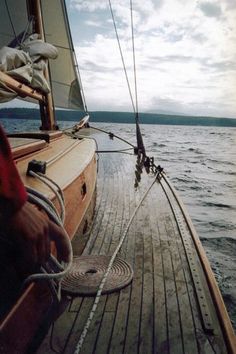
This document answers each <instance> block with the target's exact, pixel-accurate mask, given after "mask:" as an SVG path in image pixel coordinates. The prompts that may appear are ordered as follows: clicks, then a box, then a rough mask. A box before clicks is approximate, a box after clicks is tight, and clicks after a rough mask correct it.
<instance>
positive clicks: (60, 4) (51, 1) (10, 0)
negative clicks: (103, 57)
mask: <svg viewBox="0 0 236 354" xmlns="http://www.w3.org/2000/svg"><path fill="white" fill-rule="evenodd" d="M27 3H28V1H26V0H17V1H15V0H1V1H0V50H1V49H2V48H4V50H3V57H4V59H5V58H6V56H7V57H10V59H9V60H10V66H12V57H13V58H14V60H15V57H17V65H18V66H17V67H16V68H15V67H14V65H15V63H14V65H13V69H17V72H20V73H22V72H23V71H24V68H23V67H24V65H25V63H24V61H25V60H23V61H22V64H19V61H18V57H19V56H20V53H19V49H20V50H21V49H24V46H23V47H22V43H23V42H25V41H26V42H27V41H28V38H29V36H30V35H32V33H33V19H32V16H30V14H29V12H28V9H29V8H28V6H27ZM39 3H40V4H41V13H42V22H43V27H44V35H45V41H46V42H47V43H50V44H52V45H53V46H54V47H56V48H57V50H58V57H57V59H56V60H53V62H52V63H50V64H51V65H50V79H51V80H50V84H51V90H52V94H53V100H54V105H55V106H56V107H61V108H70V109H82V110H84V103H83V98H82V94H81V85H80V80H79V75H78V71H77V65H76V58H75V53H74V48H73V44H72V40H71V34H70V29H69V23H68V18H67V12H66V7H65V1H64V0H41V1H39ZM52 19H54V20H52ZM47 43H45V45H46V44H47ZM8 47H11V48H14V50H15V51H16V53H15V56H14V51H13V49H11V48H10V50H9V52H8V51H7V48H8ZM39 47H40V45H39ZM52 48H53V47H52ZM17 51H18V52H17ZM6 53H7V55H6ZM9 53H10V54H9ZM44 54H45V53H42V56H43V57H44V58H46V59H48V58H52V59H53V58H55V56H50V55H49V56H46V57H45V56H44ZM39 55H40V53H39ZM23 57H24V55H23ZM52 59H50V60H49V62H51V60H52ZM0 64H1V63H0ZM4 65H5V63H4ZM27 65H28V67H26V69H27V70H26V78H24V76H23V75H22V78H23V82H26V83H27V84H29V85H30V86H31V87H34V88H35V86H34V85H32V82H29V80H28V77H29V71H30V70H32V71H33V74H34V72H35V73H38V74H39V70H38V71H37V69H41V71H43V66H41V67H40V68H36V66H35V65H36V64H35V62H34V60H33V63H32V65H34V67H30V60H27ZM2 66H3V65H2ZM11 69H12V68H11ZM14 71H16V70H13V72H12V73H10V71H9V72H8V70H5V72H7V74H9V75H12V76H13V77H14V75H15V72H14ZM15 78H17V79H18V77H17V75H15ZM34 81H35V80H34ZM37 81H43V78H40V80H37ZM1 86H2V91H3V93H4V90H5V91H6V100H8V99H10V98H14V97H15V96H16V94H15V92H11V90H10V89H8V88H7V87H4V84H2V83H1ZM46 86H47V85H46V82H44V86H42V87H41V91H42V92H43V93H47V92H48V90H45V88H46ZM36 88H38V87H36ZM2 101H4V98H3V99H2Z"/></svg>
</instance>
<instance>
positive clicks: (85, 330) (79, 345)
mask: <svg viewBox="0 0 236 354" xmlns="http://www.w3.org/2000/svg"><path fill="white" fill-rule="evenodd" d="M159 175H160V172H158V173H157V174H156V175H155V178H154V179H153V181H152V182H151V183H150V185H149V186H148V188H147V189H146V191H145V193H144V194H143V196H142V197H141V199H140V200H139V203H138V205H137V206H136V208H135V209H134V211H133V213H132V215H131V217H130V219H129V222H128V224H127V225H126V227H125V230H124V232H123V234H122V236H121V238H120V241H119V243H118V245H117V247H116V249H115V251H114V253H113V255H112V256H111V259H110V262H109V264H108V267H107V269H106V272H105V273H104V276H103V278H102V280H101V283H100V285H99V288H98V291H97V294H96V297H95V299H94V303H93V306H92V309H91V311H90V313H89V315H88V318H87V321H86V323H85V326H84V328H83V330H82V333H81V335H80V338H79V341H78V342H77V344H76V347H75V351H74V354H79V353H80V351H81V349H82V346H83V343H84V340H85V338H86V336H87V333H88V330H89V327H90V325H91V322H92V320H93V317H94V314H95V311H96V309H97V306H98V303H99V301H100V298H101V295H102V290H103V288H104V285H105V282H106V279H107V276H108V274H109V272H110V270H111V267H112V265H113V263H114V261H115V258H116V256H117V254H118V252H119V250H120V249H121V246H122V244H123V242H124V240H125V237H126V235H127V233H128V231H129V228H130V226H131V224H132V222H133V220H134V217H135V215H136V214H137V212H138V210H139V208H140V207H141V204H142V203H143V201H144V199H145V198H146V197H147V195H148V193H149V192H150V190H151V189H152V187H153V186H154V184H155V183H156V182H157V181H158V177H159Z"/></svg>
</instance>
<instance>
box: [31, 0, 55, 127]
mask: <svg viewBox="0 0 236 354" xmlns="http://www.w3.org/2000/svg"><path fill="white" fill-rule="evenodd" d="M27 3H28V9H29V14H30V15H33V17H34V25H33V26H34V32H36V33H38V34H39V36H40V39H42V40H43V41H44V40H45V35H44V28H43V20H42V11H41V3H40V0H27ZM44 74H45V78H46V80H47V81H48V82H50V80H49V79H50V73H49V68H48V65H47V68H46V70H45V73H44ZM39 107H40V115H41V122H42V126H41V127H40V129H42V130H55V129H57V125H56V120H55V111H54V104H53V97H52V94H51V92H50V93H48V94H46V95H45V101H44V102H39Z"/></svg>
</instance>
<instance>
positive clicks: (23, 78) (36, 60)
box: [0, 34, 58, 102]
mask: <svg viewBox="0 0 236 354" xmlns="http://www.w3.org/2000/svg"><path fill="white" fill-rule="evenodd" d="M57 54H58V52H57V49H56V48H55V47H54V46H53V45H51V44H49V43H45V42H43V41H41V40H39V39H38V35H37V34H33V35H31V36H30V37H29V38H28V39H27V40H25V41H24V42H23V43H22V46H21V49H17V48H10V47H3V48H2V49H0V70H1V71H2V72H5V73H7V74H8V75H9V76H11V77H13V78H15V79H17V80H19V81H20V82H24V83H26V84H27V85H29V86H30V87H32V88H34V89H38V90H39V91H41V92H43V93H45V94H46V93H49V92H50V87H49V84H48V82H47V80H46V79H45V76H44V70H45V68H46V61H47V60H48V59H49V58H50V59H56V57H57ZM12 98H15V94H14V91H12V90H9V89H8V88H7V87H6V86H5V85H4V84H3V83H1V82H0V101H1V102H6V101H8V100H10V99H12Z"/></svg>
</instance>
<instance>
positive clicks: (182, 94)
mask: <svg viewBox="0 0 236 354" xmlns="http://www.w3.org/2000/svg"><path fill="white" fill-rule="evenodd" d="M67 6H68V12H69V18H70V22H71V29H72V34H73V40H74V45H75V49H76V54H77V57H78V62H79V67H80V73H81V77H82V82H83V86H84V90H85V95H86V100H87V104H88V108H89V110H114V111H131V110H132V106H131V101H130V97H129V94H128V89H127V85H126V81H125V76H124V72H123V69H122V62H121V59H120V54H119V50H118V44H117V41H116V37H115V31H114V27H113V23H112V19H111V14H110V10H109V4H108V0H98V1H97V0H88V1H86V0H67ZM112 6H113V10H114V16H115V19H116V25H117V28H118V33H119V36H120V40H121V46H122V49H123V53H124V57H125V62H126V65H127V69H128V72H129V77H130V83H131V85H132V87H133V86H134V85H133V83H134V80H133V66H132V42H131V26H130V10H129V7H130V1H129V0H112ZM133 16H134V34H135V48H136V66H137V84H138V99H139V110H140V111H143V112H163V111H164V112H173V113H183V114H189V115H208V116H219V117H220V116H225V117H235V118H236V93H235V92H236V1H235V0H218V1H217V0H213V1H212V0H211V1H203V0H199V1H194V0H145V1H144V0H133Z"/></svg>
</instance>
